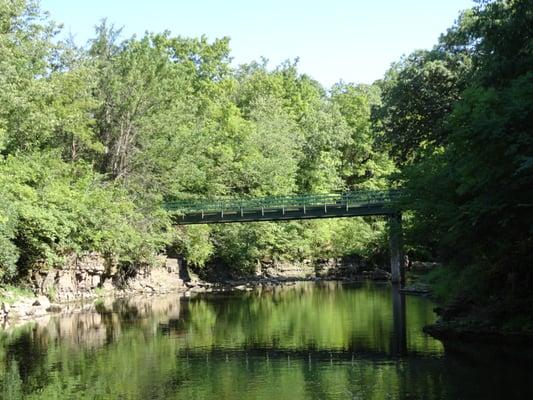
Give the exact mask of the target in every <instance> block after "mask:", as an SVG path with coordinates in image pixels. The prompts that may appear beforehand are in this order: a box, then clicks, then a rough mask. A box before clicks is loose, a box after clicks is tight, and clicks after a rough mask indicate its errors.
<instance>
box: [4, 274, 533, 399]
mask: <svg viewBox="0 0 533 400" xmlns="http://www.w3.org/2000/svg"><path fill="white" fill-rule="evenodd" d="M432 308H433V304H432V303H431V302H430V301H428V300H427V299H424V298H417V297H409V296H408V297H405V295H404V294H402V293H400V292H399V290H398V288H397V287H392V288H391V286H390V285H378V284H371V283H357V284H341V283H338V282H321V283H302V284H296V285H293V286H287V287H262V288H259V289H257V290H256V291H253V292H244V293H243V292H234V293H223V294H209V295H203V296H198V297H196V298H190V299H180V298H178V297H177V296H174V295H172V296H163V297H154V298H147V299H129V300H120V301H114V302H113V301H108V302H107V303H104V304H100V305H99V306H98V307H97V309H92V310H88V311H86V312H81V313H74V314H71V315H68V316H62V317H60V318H49V319H47V320H43V321H41V322H40V323H38V324H32V325H28V326H25V327H22V328H19V329H17V330H15V331H12V332H3V333H1V334H0V377H1V378H2V380H1V381H0V390H1V391H0V396H2V397H1V398H5V399H19V398H20V399H57V398H59V399H63V398H64V399H71V398H81V399H85V398H87V399H117V398H121V399H178V398H194V399H235V398H252V399H267V398H268V399H271V398H272V397H277V398H279V399H345V398H353V399H358V398H360V399H390V398H397V399H411V398H416V399H418V398H424V399H460V398H465V399H499V398H509V399H514V398H516V399H523V398H533V392H532V389H531V388H529V387H528V385H527V384H526V382H528V373H529V372H530V371H531V370H530V367H529V365H530V363H528V362H527V361H528V359H527V357H525V358H524V362H523V363H517V362H516V360H517V358H516V357H514V356H513V350H510V352H509V353H508V355H507V356H501V355H498V351H496V349H484V348H480V347H475V348H472V347H471V346H470V347H469V346H458V345H455V346H452V345H448V344H447V345H446V347H444V346H443V345H442V344H441V343H440V342H439V341H437V340H435V339H432V338H431V337H429V336H427V335H425V334H424V333H423V332H422V327H423V326H424V325H426V324H428V323H431V322H433V321H434V319H435V316H434V314H433V311H432ZM529 360H530V359H529ZM487 377H491V379H487Z"/></svg>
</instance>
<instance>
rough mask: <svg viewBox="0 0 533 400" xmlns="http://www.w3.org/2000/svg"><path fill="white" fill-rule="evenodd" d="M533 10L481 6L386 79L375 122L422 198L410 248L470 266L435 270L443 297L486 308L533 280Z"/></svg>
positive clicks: (522, 294)
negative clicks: (478, 299) (468, 299)
mask: <svg viewBox="0 0 533 400" xmlns="http://www.w3.org/2000/svg"><path fill="white" fill-rule="evenodd" d="M532 9H533V2H531V0H514V1H493V2H480V3H479V5H477V6H476V7H474V8H473V9H472V10H469V11H467V12H465V13H464V14H463V15H462V16H461V18H460V19H459V20H458V22H457V24H456V25H455V26H454V27H452V28H451V29H450V30H448V32H447V33H446V34H445V35H443V36H442V37H441V40H440V43H439V44H438V46H436V47H435V49H433V50H432V51H430V52H422V53H420V52H417V53H414V54H413V55H411V56H409V57H408V58H406V59H405V60H404V62H403V63H402V64H399V65H397V66H395V67H394V68H393V69H392V70H391V71H390V72H389V74H388V78H387V79H385V81H384V82H383V91H384V97H383V106H382V108H381V110H380V112H379V113H377V114H376V115H381V118H382V120H378V121H376V122H375V123H376V125H379V124H382V126H383V127H384V137H385V139H386V143H387V145H388V146H389V148H390V150H391V152H392V154H393V155H394V157H395V158H396V159H397V160H398V161H399V164H400V166H401V167H402V171H401V174H400V175H399V179H400V180H401V181H403V182H404V183H405V186H406V188H407V190H408V191H409V192H410V195H411V199H412V200H415V201H411V203H410V204H409V205H408V206H409V207H410V208H412V210H413V214H412V219H411V220H410V221H409V224H408V229H409V231H408V233H407V238H408V240H409V241H411V244H410V245H411V246H412V248H413V249H414V250H415V251H419V252H424V251H425V252H426V253H427V254H431V255H432V256H433V257H438V258H440V259H441V260H444V261H447V262H449V263H451V264H454V265H463V266H465V267H463V268H462V269H463V270H461V268H451V269H446V270H442V271H443V272H442V273H440V272H435V274H436V275H435V283H436V284H437V288H438V287H439V285H441V286H442V290H440V289H438V290H437V292H438V295H439V296H441V297H443V298H450V297H453V296H454V294H457V291H456V290H455V291H454V290H452V289H453V287H454V286H455V287H456V288H461V290H462V291H464V292H466V293H468V294H469V295H470V296H472V295H476V294H487V295H486V296H484V298H483V299H482V301H483V302H485V303H490V302H491V301H492V299H493V298H494V296H496V295H501V296H504V297H505V296H506V293H512V295H513V296H515V297H516V298H527V296H528V294H527V293H529V291H530V288H531V285H532V284H533V279H532V278H533V277H532V274H531V262H530V259H531V254H530V249H531V248H532V244H533V230H532V223H531V221H533V204H532V202H531V199H532V198H533V169H532V168H531V167H532V165H533V164H532V162H531V154H533V132H532V126H533V112H532V110H533V74H532V72H531V71H532V66H533V48H532V46H531V39H530V29H531V28H530V27H531V26H532V25H533V14H532V12H531V10H532ZM426 78H427V79H426ZM445 78H446V79H445ZM400 105H403V107H400ZM444 271H445V272H444ZM472 271H474V272H475V274H477V276H476V277H474V272H472ZM469 274H471V275H472V276H467V275H469ZM468 280H472V281H476V282H478V283H479V285H473V284H469V285H465V282H466V281H468ZM444 292H448V293H447V294H445V293H444ZM488 294H490V295H488Z"/></svg>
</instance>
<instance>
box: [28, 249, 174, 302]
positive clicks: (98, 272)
mask: <svg viewBox="0 0 533 400" xmlns="http://www.w3.org/2000/svg"><path fill="white" fill-rule="evenodd" d="M179 272H180V263H179V261H178V260H177V259H175V258H167V257H165V256H160V257H158V259H157V265H156V266H155V267H148V266H144V267H141V268H139V269H138V270H137V271H136V272H135V273H133V274H130V275H128V276H125V273H124V272H123V271H121V270H120V269H119V268H118V267H117V265H116V263H114V262H113V261H110V260H108V259H105V258H104V257H102V255H100V254H98V253H89V254H87V255H83V256H77V255H72V256H71V257H69V259H68V260H67V262H66V263H65V265H64V266H63V268H61V269H49V270H43V269H38V270H35V271H31V272H30V277H29V280H30V282H31V284H32V287H33V290H34V292H35V293H37V294H40V295H45V296H48V297H49V298H50V299H51V300H52V301H58V302H68V301H74V300H81V299H91V298H96V297H98V296H100V295H106V294H121V293H128V292H139V293H145V292H158V293H163V292H170V291H175V290H178V289H179V288H181V287H183V281H182V280H181V279H180V276H179Z"/></svg>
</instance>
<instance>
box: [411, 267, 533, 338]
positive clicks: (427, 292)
mask: <svg viewBox="0 0 533 400" xmlns="http://www.w3.org/2000/svg"><path fill="white" fill-rule="evenodd" d="M410 278H411V281H410V283H409V285H408V287H406V289H405V290H403V291H404V292H405V293H409V294H415V295H419V294H421V295H424V296H429V297H430V298H431V299H432V300H433V301H434V302H435V303H437V304H438V307H437V308H436V309H435V312H436V314H437V315H438V316H439V318H438V320H437V321H436V322H435V323H433V324H431V325H427V326H425V327H424V332H426V333H428V334H429V335H431V336H433V337H435V338H437V339H439V340H441V341H444V342H465V343H486V344H509V345H515V344H517V345H526V344H527V345H531V343H533V309H532V305H533V298H532V296H531V295H528V294H525V293H515V294H514V295H510V294H509V293H506V292H505V291H502V292H500V293H496V292H492V293H485V292H484V291H483V290H481V289H478V290H474V289H472V285H475V282H474V283H472V282H465V279H459V278H457V277H455V276H454V274H453V273H449V272H448V269H447V268H446V267H445V266H442V265H437V266H435V268H429V269H427V270H425V271H424V270H419V271H417V272H416V273H414V274H413V275H411V277H410ZM461 280H462V282H460V284H459V283H458V281H461ZM419 289H420V290H419Z"/></svg>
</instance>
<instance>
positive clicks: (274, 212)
mask: <svg viewBox="0 0 533 400" xmlns="http://www.w3.org/2000/svg"><path fill="white" fill-rule="evenodd" d="M399 197H400V192H398V191H394V190H388V191H357V192H347V193H342V194H327V195H298V196H276V197H263V198H250V199H217V200H180V201H174V202H168V203H165V208H166V209H167V210H168V211H170V212H172V213H173V219H174V222H175V223H176V224H178V225H185V224H214V223H229V222H251V221H276V220H294V219H314V218H333V217H354V216H364V215H393V214H396V213H397V212H398V211H397V209H396V207H395V202H396V200H398V199H399Z"/></svg>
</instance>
